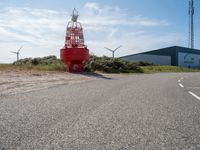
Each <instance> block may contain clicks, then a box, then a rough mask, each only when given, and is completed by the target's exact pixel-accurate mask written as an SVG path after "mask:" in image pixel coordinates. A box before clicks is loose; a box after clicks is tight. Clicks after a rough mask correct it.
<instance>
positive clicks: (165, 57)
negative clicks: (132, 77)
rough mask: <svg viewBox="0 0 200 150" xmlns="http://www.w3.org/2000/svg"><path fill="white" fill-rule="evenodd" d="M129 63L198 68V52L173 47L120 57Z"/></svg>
mask: <svg viewBox="0 0 200 150" xmlns="http://www.w3.org/2000/svg"><path fill="white" fill-rule="evenodd" d="M121 59H123V60H129V61H145V62H149V63H153V64H157V65H172V66H180V67H189V68H200V50H197V49H191V48H185V47H180V46H173V47H167V48H162V49H158V50H152V51H148V52H143V53H139V54H134V55H128V56H123V57H121Z"/></svg>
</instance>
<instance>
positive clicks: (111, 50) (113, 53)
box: [104, 45, 122, 58]
mask: <svg viewBox="0 0 200 150" xmlns="http://www.w3.org/2000/svg"><path fill="white" fill-rule="evenodd" d="M121 47H122V45H120V46H119V47H117V48H115V49H114V50H113V49H110V48H107V47H104V48H105V49H107V50H109V51H110V52H112V57H113V58H114V57H115V52H116V51H117V50H118V49H119V48H121Z"/></svg>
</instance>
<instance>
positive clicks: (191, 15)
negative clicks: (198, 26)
mask: <svg viewBox="0 0 200 150" xmlns="http://www.w3.org/2000/svg"><path fill="white" fill-rule="evenodd" d="M188 47H189V48H192V49H193V48H194V0H189V38H188Z"/></svg>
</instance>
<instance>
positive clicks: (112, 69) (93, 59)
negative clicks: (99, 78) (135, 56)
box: [84, 56, 143, 73]
mask: <svg viewBox="0 0 200 150" xmlns="http://www.w3.org/2000/svg"><path fill="white" fill-rule="evenodd" d="M84 70H85V71H86V72H95V71H100V72H105V73H142V72H143V70H142V69H141V68H140V67H139V65H138V63H135V62H130V61H124V60H121V59H119V58H110V57H106V56H104V57H97V56H90V60H89V61H88V62H87V64H86V65H85V67H84Z"/></svg>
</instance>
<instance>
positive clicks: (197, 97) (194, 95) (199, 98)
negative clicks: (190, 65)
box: [188, 91, 200, 101]
mask: <svg viewBox="0 0 200 150" xmlns="http://www.w3.org/2000/svg"><path fill="white" fill-rule="evenodd" d="M188 93H189V94H191V95H192V96H193V97H195V98H196V99H198V100H199V101H200V97H199V96H197V95H196V94H194V93H193V92H191V91H189V92H188Z"/></svg>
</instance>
